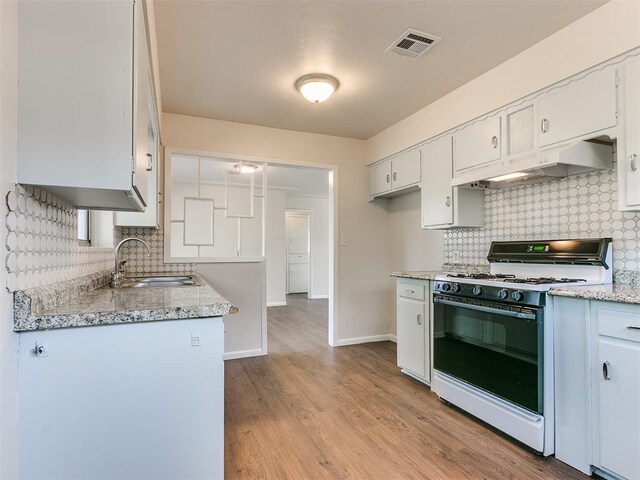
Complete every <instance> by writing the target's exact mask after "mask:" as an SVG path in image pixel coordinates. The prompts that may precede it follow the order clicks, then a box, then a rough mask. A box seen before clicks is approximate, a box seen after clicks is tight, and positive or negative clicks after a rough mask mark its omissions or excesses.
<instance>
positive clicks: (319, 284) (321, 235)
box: [287, 194, 329, 298]
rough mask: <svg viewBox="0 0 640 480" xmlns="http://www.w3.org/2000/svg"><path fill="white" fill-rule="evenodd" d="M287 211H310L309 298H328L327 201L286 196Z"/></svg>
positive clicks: (316, 198)
mask: <svg viewBox="0 0 640 480" xmlns="http://www.w3.org/2000/svg"><path fill="white" fill-rule="evenodd" d="M287 209H289V210H310V211H311V285H310V292H309V293H310V297H311V298H327V297H328V296H329V199H328V198H322V197H305V196H298V195H294V194H289V195H287Z"/></svg>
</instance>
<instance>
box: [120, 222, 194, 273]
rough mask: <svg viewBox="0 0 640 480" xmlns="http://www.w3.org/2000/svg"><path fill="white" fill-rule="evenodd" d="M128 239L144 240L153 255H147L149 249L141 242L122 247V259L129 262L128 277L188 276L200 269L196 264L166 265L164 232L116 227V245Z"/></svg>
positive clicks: (151, 229) (127, 265)
mask: <svg viewBox="0 0 640 480" xmlns="http://www.w3.org/2000/svg"><path fill="white" fill-rule="evenodd" d="M126 237H137V238H139V239H140V240H144V241H145V242H147V244H148V245H149V249H150V250H151V255H147V249H146V248H144V245H142V244H141V243H140V242H129V243H126V244H125V245H123V246H122V251H121V253H122V259H123V260H126V261H127V264H126V266H125V268H126V274H127V275H128V276H136V275H141V274H147V273H160V274H165V275H166V274H188V273H195V272H196V271H197V269H198V265H197V264H195V263H164V234H163V232H162V230H156V229H155V228H140V227H116V228H115V230H114V245H117V244H118V242H120V241H121V240H122V239H123V238H126Z"/></svg>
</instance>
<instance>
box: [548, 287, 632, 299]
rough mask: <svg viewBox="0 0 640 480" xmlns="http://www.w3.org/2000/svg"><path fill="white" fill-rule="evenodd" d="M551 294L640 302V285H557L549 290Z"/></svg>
mask: <svg viewBox="0 0 640 480" xmlns="http://www.w3.org/2000/svg"><path fill="white" fill-rule="evenodd" d="M549 294H550V295H555V296H557V297H572V298H583V299H585V300H601V301H603V302H618V303H635V304H640V285H625V284H620V283H607V284H605V285H585V286H582V287H556V288H552V289H551V290H549Z"/></svg>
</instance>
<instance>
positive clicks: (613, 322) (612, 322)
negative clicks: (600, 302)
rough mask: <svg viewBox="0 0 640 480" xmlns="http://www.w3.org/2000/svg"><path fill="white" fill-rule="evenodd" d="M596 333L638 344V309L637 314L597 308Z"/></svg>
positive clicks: (639, 315)
mask: <svg viewBox="0 0 640 480" xmlns="http://www.w3.org/2000/svg"><path fill="white" fill-rule="evenodd" d="M598 333H599V334H600V335H605V336H607V337H613V338H619V339H621V340H631V341H632V342H638V343H640V307H639V308H638V312H637V313H636V312H628V311H620V310H614V309H608V308H603V307H601V308H599V309H598Z"/></svg>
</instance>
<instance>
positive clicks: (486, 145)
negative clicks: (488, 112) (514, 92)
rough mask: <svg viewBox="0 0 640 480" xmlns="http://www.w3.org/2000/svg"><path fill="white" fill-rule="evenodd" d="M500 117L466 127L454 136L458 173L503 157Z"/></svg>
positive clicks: (454, 155) (454, 154) (455, 163)
mask: <svg viewBox="0 0 640 480" xmlns="http://www.w3.org/2000/svg"><path fill="white" fill-rule="evenodd" d="M501 124H502V118H501V117H500V116H497V117H492V118H488V119H486V120H483V121H481V122H477V123H473V124H471V125H469V126H467V127H464V128H463V129H462V130H460V131H459V132H456V133H455V135H454V136H453V152H454V153H453V158H454V159H455V162H454V165H455V169H456V172H460V171H463V170H466V169H468V168H472V167H477V166H479V165H484V164H485V163H489V162H493V161H496V160H499V159H500V157H501V141H500V137H501Z"/></svg>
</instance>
